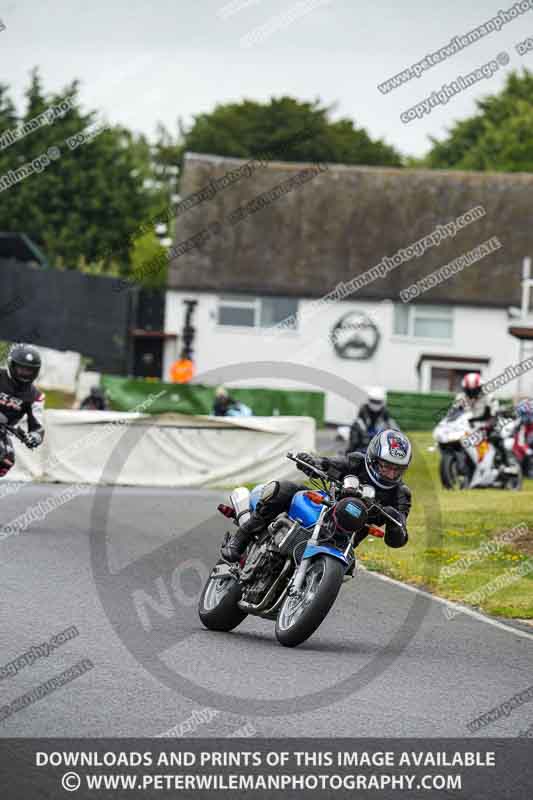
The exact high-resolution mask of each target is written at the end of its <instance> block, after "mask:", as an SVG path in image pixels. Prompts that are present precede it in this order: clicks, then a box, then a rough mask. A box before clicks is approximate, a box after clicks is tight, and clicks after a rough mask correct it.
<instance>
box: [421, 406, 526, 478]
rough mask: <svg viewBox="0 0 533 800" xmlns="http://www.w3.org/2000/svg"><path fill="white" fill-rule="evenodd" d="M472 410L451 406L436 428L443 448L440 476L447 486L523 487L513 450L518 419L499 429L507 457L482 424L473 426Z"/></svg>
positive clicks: (436, 439) (435, 430) (438, 442)
mask: <svg viewBox="0 0 533 800" xmlns="http://www.w3.org/2000/svg"><path fill="white" fill-rule="evenodd" d="M470 416H471V415H470V413H469V412H468V411H464V410H463V409H452V410H451V411H450V412H449V413H448V414H447V416H446V417H445V418H444V419H443V420H442V421H441V422H439V424H438V425H437V426H436V428H435V429H434V431H433V439H434V440H435V442H436V443H437V445H438V447H439V450H440V479H441V482H442V485H443V486H444V488H445V489H480V488H485V489H486V488H493V489H496V488H501V489H521V488H522V474H521V470H520V465H519V464H518V461H517V460H516V457H515V456H514V454H513V452H512V447H513V434H514V426H515V424H516V423H515V422H514V421H513V420H510V421H508V422H505V424H503V425H502V426H500V429H499V436H500V438H501V441H502V447H503V448H505V458H504V456H503V453H502V451H501V449H500V448H498V447H496V446H495V445H494V444H493V442H492V441H491V440H490V438H489V436H488V432H487V430H486V429H485V428H483V427H478V428H474V427H473V426H472V423H471V421H470Z"/></svg>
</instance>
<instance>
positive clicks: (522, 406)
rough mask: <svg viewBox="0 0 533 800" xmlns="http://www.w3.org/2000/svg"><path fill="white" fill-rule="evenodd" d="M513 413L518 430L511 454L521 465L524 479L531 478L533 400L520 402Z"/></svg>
mask: <svg viewBox="0 0 533 800" xmlns="http://www.w3.org/2000/svg"><path fill="white" fill-rule="evenodd" d="M515 411H516V416H517V417H518V420H519V422H518V424H519V428H518V430H517V432H516V436H515V444H514V447H513V452H514V454H515V456H516V457H517V458H518V460H519V461H520V464H521V465H522V472H523V473H524V475H525V477H526V478H527V477H530V476H531V477H533V475H532V473H533V400H521V401H520V402H519V403H518V405H517V406H516V409H515Z"/></svg>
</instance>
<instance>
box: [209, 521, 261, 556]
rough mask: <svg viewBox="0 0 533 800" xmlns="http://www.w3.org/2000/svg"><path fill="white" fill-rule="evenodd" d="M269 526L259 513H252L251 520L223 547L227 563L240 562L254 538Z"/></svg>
mask: <svg viewBox="0 0 533 800" xmlns="http://www.w3.org/2000/svg"><path fill="white" fill-rule="evenodd" d="M266 524H267V520H265V518H264V517H262V516H261V514H258V512H257V511H252V514H251V515H250V519H248V520H247V521H246V522H244V523H243V524H242V525H240V526H239V530H238V531H237V533H235V534H233V536H232V537H231V539H229V540H228V541H227V542H226V544H224V545H223V546H222V549H221V551H220V552H221V553H222V557H223V558H225V559H226V561H231V562H234V561H239V559H240V558H241V556H242V554H243V553H244V551H245V550H246V548H247V547H248V545H249V544H250V541H251V540H252V538H253V536H254V535H255V534H257V533H261V532H262V531H263V530H264V528H265V526H266Z"/></svg>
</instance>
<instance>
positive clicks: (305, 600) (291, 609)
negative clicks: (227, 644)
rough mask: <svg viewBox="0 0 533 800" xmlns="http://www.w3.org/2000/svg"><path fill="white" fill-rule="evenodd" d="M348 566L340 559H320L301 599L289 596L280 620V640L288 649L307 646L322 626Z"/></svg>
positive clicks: (311, 570)
mask: <svg viewBox="0 0 533 800" xmlns="http://www.w3.org/2000/svg"><path fill="white" fill-rule="evenodd" d="M345 571H346V567H345V565H344V564H343V563H342V562H341V561H339V560H338V559H337V558H332V557H330V556H326V555H320V556H317V558H315V559H314V560H313V562H312V563H311V564H310V566H309V568H308V570H307V572H306V574H305V578H304V583H303V586H302V590H301V592H300V593H299V594H298V595H290V594H289V595H287V597H286V598H285V600H284V601H283V604H282V606H281V608H280V610H279V613H278V618H277V620H276V639H277V640H278V642H279V643H280V644H282V645H283V646H284V647H296V646H297V645H299V644H301V643H302V642H305V640H306V639H308V638H309V637H310V636H311V635H312V634H313V633H314V632H315V631H316V629H317V628H318V627H319V625H321V623H322V622H323V621H324V619H325V618H326V616H327V615H328V613H329V611H330V609H331V607H332V605H333V603H334V602H335V600H336V598H337V595H338V593H339V589H340V588H341V585H342V580H343V578H344V573H345Z"/></svg>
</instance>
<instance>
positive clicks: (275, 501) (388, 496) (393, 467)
mask: <svg viewBox="0 0 533 800" xmlns="http://www.w3.org/2000/svg"><path fill="white" fill-rule="evenodd" d="M297 457H298V458H299V459H300V460H302V461H305V462H306V463H307V464H309V465H310V466H311V465H313V466H316V467H318V468H319V469H321V470H323V471H324V472H327V473H328V475H329V476H330V477H332V478H335V479H337V480H343V478H344V477H345V476H346V475H355V476H357V477H358V478H359V480H360V481H361V483H362V484H366V485H371V486H374V488H375V490H376V502H377V503H379V504H380V505H381V506H383V508H384V510H385V511H386V512H387V514H389V515H390V516H391V517H393V518H394V519H395V520H396V522H395V523H393V522H391V521H390V520H387V519H386V518H385V517H384V516H383V514H381V513H380V511H379V510H378V509H371V510H370V512H369V518H368V522H369V524H371V525H378V526H379V525H383V524H385V536H384V539H385V544H386V545H388V546H389V547H403V546H404V545H406V544H407V541H408V538H409V536H408V533H407V517H408V515H409V511H410V509H411V491H410V489H409V488H408V487H407V486H406V485H405V483H403V480H402V477H403V475H404V474H405V471H406V470H407V468H408V467H409V464H410V462H411V458H412V448H411V443H410V441H409V439H408V438H407V436H405V435H404V434H403V433H400V432H399V431H395V430H391V429H388V430H385V431H382V432H381V433H378V434H376V436H374V438H373V439H372V441H371V442H370V444H369V446H368V449H367V451H366V453H365V454H364V455H363V454H362V453H349V454H348V455H346V456H345V457H344V458H322V457H320V456H312V455H310V454H308V453H298V456H297ZM298 469H300V470H301V471H302V472H304V473H305V474H307V475H310V476H311V475H312V474H313V473H312V470H307V469H306V468H305V466H304V465H300V464H299V465H298ZM308 488H309V487H307V486H302V485H298V484H296V483H293V482H292V481H271V482H270V483H267V484H265V486H264V487H263V491H262V494H261V498H260V500H259V502H258V503H257V505H256V507H255V510H254V511H253V512H252V514H251V516H250V518H249V519H248V520H247V521H246V522H245V523H244V524H243V525H242V526H241V527H240V528H239V530H238V531H237V532H236V533H235V534H234V535H233V536H232V537H231V539H230V540H229V541H228V542H227V543H226V544H224V545H223V547H222V551H221V552H222V557H223V558H224V559H225V560H226V561H231V562H234V561H238V560H239V559H240V557H241V555H242V554H243V553H244V551H245V550H246V548H247V546H248V544H249V543H250V541H251V539H252V537H253V536H255V535H257V534H259V533H262V531H263V530H264V529H265V527H266V526H267V525H269V524H270V522H272V521H273V520H274V519H275V518H276V517H277V515H278V514H280V513H281V512H282V511H288V510H289V507H290V504H291V501H292V498H293V497H294V495H295V493H296V492H298V491H301V490H302V489H308ZM367 535H368V531H366V530H363V531H362V532H361V534H360V536H359V538H358V539H357V540H356V542H355V546H357V545H358V544H360V542H362V541H363V539H365V538H366V536H367Z"/></svg>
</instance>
